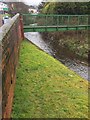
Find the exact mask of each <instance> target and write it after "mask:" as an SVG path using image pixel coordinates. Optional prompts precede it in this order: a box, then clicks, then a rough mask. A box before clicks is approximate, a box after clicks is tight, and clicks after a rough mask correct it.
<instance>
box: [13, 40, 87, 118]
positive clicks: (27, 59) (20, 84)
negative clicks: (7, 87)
mask: <svg viewBox="0 0 90 120" xmlns="http://www.w3.org/2000/svg"><path fill="white" fill-rule="evenodd" d="M86 117H88V82H87V81H86V80H84V79H82V78H81V77H79V76H78V75H77V74H75V73H74V72H73V71H71V70H69V69H68V68H67V67H65V66H64V65H62V64H61V63H60V62H59V61H57V60H55V59H54V58H52V57H51V56H49V55H47V54H46V53H44V52H43V51H41V50H39V49H37V47H35V46H34V45H32V44H31V43H29V42H28V41H23V43H22V45H21V52H20V60H19V67H18V69H17V81H16V87H15V97H14V104H13V112H12V118H86Z"/></svg>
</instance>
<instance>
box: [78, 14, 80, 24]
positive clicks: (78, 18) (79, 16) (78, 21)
mask: <svg viewBox="0 0 90 120" xmlns="http://www.w3.org/2000/svg"><path fill="white" fill-rule="evenodd" d="M79 19H80V16H78V25H79V22H80V20H79Z"/></svg>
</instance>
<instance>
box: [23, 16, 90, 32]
mask: <svg viewBox="0 0 90 120" xmlns="http://www.w3.org/2000/svg"><path fill="white" fill-rule="evenodd" d="M23 23H24V31H26V32H27V31H31V32H33V31H38V32H39V31H40V32H43V31H58V30H71V29H72V30H74V29H75V30H77V29H88V27H89V25H88V15H55V14H23Z"/></svg>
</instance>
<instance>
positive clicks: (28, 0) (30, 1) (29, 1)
mask: <svg viewBox="0 0 90 120" xmlns="http://www.w3.org/2000/svg"><path fill="white" fill-rule="evenodd" d="M0 1H5V2H24V3H26V4H28V5H39V4H40V3H41V2H42V1H43V2H46V1H48V2H89V1H90V0H0Z"/></svg>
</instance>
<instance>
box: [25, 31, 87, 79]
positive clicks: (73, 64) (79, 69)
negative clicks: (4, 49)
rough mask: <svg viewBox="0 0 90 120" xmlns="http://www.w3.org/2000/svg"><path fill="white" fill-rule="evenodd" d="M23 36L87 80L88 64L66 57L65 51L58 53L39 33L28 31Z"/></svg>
mask: <svg viewBox="0 0 90 120" xmlns="http://www.w3.org/2000/svg"><path fill="white" fill-rule="evenodd" d="M25 37H26V38H27V39H28V40H29V41H31V42H32V43H33V44H35V45H36V46H38V47H39V48H40V49H42V50H43V51H45V52H46V53H48V54H50V55H52V56H53V57H54V58H56V59H58V60H59V61H60V62H62V63H63V64H64V65H65V66H67V67H69V68H70V69H71V70H73V71H75V72H76V73H77V74H78V75H80V76H81V77H82V78H84V79H87V80H89V78H88V66H87V65H85V64H83V62H81V61H79V60H76V59H71V58H70V57H67V56H66V55H65V52H63V53H64V54H62V53H61V54H59V53H58V51H57V50H56V49H53V48H52V46H51V45H50V44H49V43H48V42H45V41H44V40H43V39H42V37H41V35H40V33H38V32H28V33H25ZM59 49H60V48H59ZM59 51H60V50H59Z"/></svg>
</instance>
